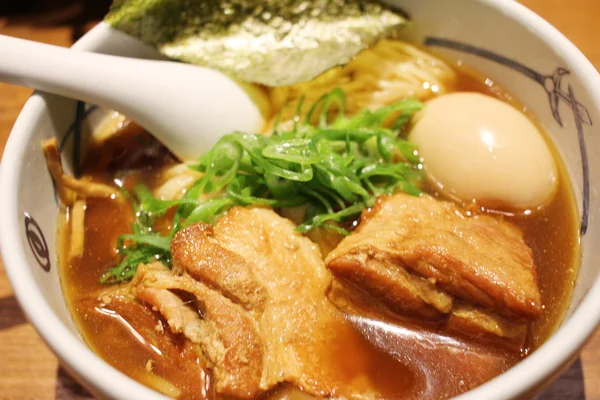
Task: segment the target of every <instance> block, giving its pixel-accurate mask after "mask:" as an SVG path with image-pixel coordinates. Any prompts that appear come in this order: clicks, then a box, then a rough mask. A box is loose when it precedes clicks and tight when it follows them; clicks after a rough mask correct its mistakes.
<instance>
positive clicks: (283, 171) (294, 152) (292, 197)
mask: <svg viewBox="0 0 600 400" xmlns="http://www.w3.org/2000/svg"><path fill="white" fill-rule="evenodd" d="M332 106H335V107H336V108H335V109H334V108H332ZM422 107H423V105H422V103H421V102H419V101H418V100H415V99H404V100H401V101H398V102H396V103H394V104H391V105H389V106H385V107H382V108H379V109H377V110H374V111H371V110H363V111H362V112H360V113H359V114H357V115H355V116H353V117H346V116H345V115H344V109H345V97H344V93H343V92H342V91H341V90H340V89H335V90H333V91H332V92H330V93H328V94H326V95H324V96H323V97H321V98H320V99H319V100H318V101H317V102H315V104H313V105H312V107H311V108H310V110H309V112H308V113H307V115H306V116H305V118H304V121H303V123H298V121H300V116H296V118H295V119H294V121H295V123H294V126H293V128H292V129H291V130H289V131H282V130H280V129H279V127H277V126H276V127H275V129H274V132H275V133H274V134H273V135H271V136H265V135H261V134H250V133H244V132H233V133H230V134H228V135H225V136H224V137H222V138H221V140H219V142H218V143H217V144H216V145H215V146H214V147H213V148H212V149H211V150H210V151H209V152H208V153H206V154H205V155H204V156H202V157H200V159H199V160H198V162H197V163H196V164H194V165H192V166H191V168H193V169H195V170H197V171H200V172H203V174H204V175H203V177H202V178H200V179H199V180H198V181H196V182H195V183H194V185H193V186H192V187H191V188H190V189H189V190H188V191H187V192H186V193H185V195H184V196H183V197H182V199H180V200H158V199H155V198H154V197H153V196H152V194H151V193H150V191H149V190H148V188H146V187H144V186H143V185H138V186H136V187H135V188H134V191H133V192H134V195H135V207H136V215H137V220H136V223H135V224H134V228H133V230H134V233H133V234H128V235H123V236H121V237H120V238H119V243H118V247H119V249H118V250H119V252H120V253H122V254H123V255H124V257H123V259H122V261H121V263H120V264H119V265H117V266H116V267H115V268H113V269H111V270H109V271H108V272H106V273H105V274H104V275H103V276H102V278H101V282H103V283H113V282H121V281H124V280H128V279H130V278H131V277H132V276H133V275H134V274H135V270H136V269H137V265H138V264H139V263H144V262H149V261H150V260H153V259H160V260H162V261H164V262H165V263H166V264H169V263H170V252H169V244H170V241H171V238H172V237H173V235H174V234H175V233H176V232H177V231H178V230H179V229H181V228H182V227H183V226H186V225H189V224H191V223H196V222H200V221H202V222H214V221H215V220H216V219H217V218H218V216H219V215H220V214H222V213H223V212H224V211H226V210H228V209H229V208H231V207H232V206H234V205H253V204H261V205H267V206H271V207H273V208H291V207H298V206H305V205H307V206H308V207H307V212H306V216H305V220H304V222H303V223H302V224H301V225H299V226H298V231H299V232H302V233H305V232H308V231H310V230H311V229H314V228H317V227H322V228H326V229H331V230H334V231H336V232H338V233H342V234H348V232H347V231H346V229H344V228H343V227H341V226H340V225H339V224H340V223H343V222H344V221H345V220H348V219H351V218H356V217H357V216H358V215H359V214H360V212H361V211H362V210H363V209H364V208H367V207H370V206H372V205H373V204H374V202H375V199H376V198H377V196H379V195H382V194H391V193H393V192H395V191H404V192H407V193H410V194H413V195H419V194H420V190H419V183H420V182H422V179H423V172H422V166H421V165H420V159H419V157H418V155H417V153H416V149H415V146H414V145H412V144H411V143H410V142H408V141H407V140H405V139H403V138H402V137H401V136H400V135H399V132H400V131H401V130H402V129H403V128H404V126H405V124H406V123H407V122H408V120H409V119H410V117H411V115H412V114H413V113H415V112H416V111H418V110H420V109H421V108H422ZM334 110H337V112H334ZM332 114H336V115H337V116H336V117H335V118H332ZM390 119H393V121H390ZM311 122H316V125H313V124H311ZM388 126H391V128H388ZM202 194H211V196H210V199H209V200H199V198H200V197H201V195H202ZM171 207H177V211H176V212H175V216H174V220H173V224H172V226H173V229H172V231H171V233H170V235H168V236H160V235H159V234H158V233H155V232H153V231H152V224H153V220H154V218H155V217H156V216H160V215H163V214H164V212H166V211H167V210H168V209H169V208H171ZM123 243H128V244H129V246H127V247H126V246H124V245H123Z"/></svg>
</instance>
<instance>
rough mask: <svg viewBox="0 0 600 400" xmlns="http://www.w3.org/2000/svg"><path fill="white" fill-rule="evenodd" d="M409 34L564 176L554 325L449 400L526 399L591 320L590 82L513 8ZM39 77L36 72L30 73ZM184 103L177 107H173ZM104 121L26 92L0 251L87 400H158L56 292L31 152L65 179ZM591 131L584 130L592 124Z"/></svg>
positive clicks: (47, 189)
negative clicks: (570, 288)
mask: <svg viewBox="0 0 600 400" xmlns="http://www.w3.org/2000/svg"><path fill="white" fill-rule="evenodd" d="M390 4H397V5H400V6H401V7H402V9H403V10H405V11H406V12H407V13H408V14H409V15H410V17H411V19H412V21H413V23H412V24H411V25H410V26H409V27H408V28H406V29H405V31H404V34H405V37H406V39H408V40H410V41H412V42H414V43H417V44H421V45H423V46H425V47H427V48H428V49H430V50H431V51H432V52H434V53H436V54H439V55H441V56H443V57H445V58H447V59H449V60H461V61H463V62H464V63H465V64H468V65H470V66H471V67H473V68H474V69H476V70H478V71H479V72H481V73H482V74H483V75H484V76H486V77H490V79H492V80H494V82H496V83H498V84H499V85H501V86H502V87H504V88H505V89H506V90H507V91H508V92H509V93H511V94H513V95H514V96H515V97H516V98H517V99H518V100H519V101H520V102H521V103H522V104H523V105H524V106H525V107H526V108H527V110H528V111H529V112H530V113H531V114H533V115H534V116H535V119H536V120H537V121H538V122H539V123H540V125H541V126H542V127H543V128H544V129H545V131H546V132H547V133H548V135H549V137H550V139H551V141H552V142H553V143H554V145H555V147H556V148H557V150H558V153H559V156H560V157H561V158H562V161H563V163H564V164H565V168H566V171H567V173H568V175H569V177H570V183H571V185H572V191H573V193H574V194H575V197H576V201H577V206H578V216H579V223H580V238H581V239H580V240H581V257H580V266H579V273H578V278H577V282H576V286H575V289H574V292H573V295H572V298H571V300H570V303H569V307H568V310H567V312H566V315H565V317H564V320H563V323H562V324H561V326H560V327H559V328H558V329H557V331H556V332H555V333H554V335H553V336H552V337H551V338H550V339H549V340H548V341H547V342H546V343H545V344H543V345H542V346H541V347H540V348H539V349H537V350H535V352H534V353H533V354H531V355H530V356H528V357H527V358H525V359H524V360H523V361H521V362H520V363H518V364H517V365H516V366H514V367H513V368H511V369H509V370H508V371H507V372H505V373H503V374H502V375H500V376H498V377H496V378H494V379H492V380H491V381H489V382H487V383H485V384H483V385H481V386H479V387H477V388H475V389H473V390H471V391H470V392H467V393H464V394H463V395H461V396H459V398H461V399H482V398H484V399H510V398H522V397H529V396H531V395H533V394H534V393H536V392H537V391H539V390H540V389H541V388H542V387H543V386H544V385H546V384H547V383H548V382H550V381H551V380H552V379H553V378H555V377H556V376H557V375H558V374H559V373H560V372H561V371H562V370H563V369H564V368H566V367H567V366H568V365H569V363H570V362H571V361H572V360H574V359H575V358H576V356H577V355H578V352H579V351H580V349H581V348H582V346H583V345H584V343H585V342H586V340H587V339H588V338H589V337H590V336H591V335H592V333H593V332H594V330H595V329H596V327H597V325H598V323H599V321H600V278H599V274H600V249H598V247H596V246H594V245H593V244H594V243H596V242H597V241H598V240H600V238H599V235H600V220H599V219H598V213H600V206H599V204H598V198H597V195H596V192H597V188H598V187H600V154H598V153H600V132H598V128H597V123H598V121H600V111H599V110H600V76H599V75H598V72H597V71H596V69H595V68H594V67H593V66H592V65H591V64H590V62H589V61H588V60H587V59H586V58H585V57H584V56H583V55H582V54H581V52H580V51H579V50H577V48H576V47H575V46H574V45H573V44H572V43H570V42H569V41H568V40H567V39H566V38H565V37H564V36H563V35H562V34H561V33H560V32H558V31H557V30H556V29H555V28H553V27H552V26H551V25H549V24H548V23H547V22H545V21H544V20H543V19H541V18H540V17H539V16H537V15H536V14H534V13H533V12H531V11H529V10H528V9H526V8H525V7H523V6H521V5H519V4H518V3H516V2H506V1H502V0H477V1H473V0H455V1H452V2H448V1H444V0H429V1H427V2H423V1H419V0H403V1H397V2H393V1H391V2H390ZM74 48H75V49H77V50H79V51H92V52H99V53H106V54H114V55H122V56H129V57H139V58H161V57H160V55H158V53H156V52H155V51H154V50H153V49H151V48H149V47H147V46H146V45H144V44H142V43H141V42H139V41H137V40H136V39H133V38H131V37H128V36H126V35H124V34H122V33H120V32H117V31H114V30H112V29H111V28H109V27H108V26H106V25H104V24H100V25H98V26H97V27H95V28H94V29H93V30H92V31H90V32H89V33H88V34H87V35H85V36H84V37H83V38H82V39H81V40H80V41H78V42H77V43H76V44H75V45H74ZM40 68H43V66H40ZM182 101H185V99H182ZM110 113H111V111H109V110H103V109H100V108H97V107H95V106H93V105H86V104H83V103H81V102H77V101H74V100H71V99H66V98H62V97H58V96H53V95H48V94H44V93H35V94H34V95H33V96H32V97H31V98H30V99H29V101H28V102H27V104H26V105H25V107H24V108H23V110H22V112H21V114H20V115H19V118H18V120H17V122H16V124H15V126H14V128H13V131H12V133H11V136H10V138H9V141H8V143H7V146H6V150H5V153H4V156H3V160H2V166H1V171H0V193H1V194H2V195H1V198H0V213H1V214H0V215H1V220H2V224H0V243H1V246H2V247H1V248H2V257H3V260H4V263H5V266H6V269H7V272H8V277H9V279H10V281H11V283H12V286H13V288H14V291H15V294H16V296H17V298H18V300H19V302H20V304H21V306H22V308H23V310H24V312H25V314H26V315H27V317H28V318H29V320H30V321H31V323H32V324H33V326H34V327H35V328H36V330H37V331H38V332H39V334H40V336H41V337H42V338H43V339H44V340H45V341H46V343H47V344H48V346H49V347H50V348H51V349H52V350H53V351H54V352H55V353H56V354H57V356H58V357H59V359H60V361H61V363H62V364H63V365H64V367H65V368H66V369H67V370H68V371H69V372H70V373H71V374H72V375H73V376H74V377H76V378H77V379H78V380H79V381H80V382H81V383H82V384H83V385H84V386H85V387H86V388H88V389H89V390H90V392H91V393H93V394H94V395H95V396H97V397H99V398H113V399H160V398H165V397H164V396H162V395H160V394H158V393H157V392H154V391H152V390H150V389H148V388H147V387H145V386H143V385H141V384H140V383H138V382H136V381H135V380H133V379H130V378H129V377H127V376H126V375H124V374H123V373H121V372H119V371H118V370H116V369H115V368H113V367H111V366H110V365H109V364H108V363H106V362H104V361H103V360H102V359H101V358H100V357H98V356H97V355H96V354H95V353H94V352H93V351H92V350H91V349H90V348H89V347H88V346H87V345H86V343H85V342H84V340H83V339H82V337H81V335H80V334H79V332H78V330H77V327H76V326H75V323H74V322H73V320H72V318H71V316H70V312H69V310H68V308H67V306H66V304H65V300H64V297H63V294H62V291H61V282H60V277H59V268H58V262H59V260H58V257H57V254H58V251H57V244H56V242H57V233H56V232H57V214H58V202H57V198H56V194H55V191H54V187H53V182H52V179H51V177H50V175H49V174H48V172H47V167H46V162H45V159H44V155H43V152H42V148H41V143H42V141H43V140H44V139H47V138H52V137H56V138H57V139H58V140H59V143H60V149H61V152H62V155H63V158H64V161H65V165H66V166H67V167H68V168H69V171H68V172H70V173H73V174H75V175H77V173H78V172H79V166H80V164H79V163H80V158H81V155H82V154H83V153H84V151H85V146H86V143H87V141H88V139H89V137H90V135H91V133H92V132H94V131H95V130H97V129H99V128H100V126H101V125H102V124H103V121H105V120H106V117H107V116H108V115H109V114H110ZM595 123H596V124H595Z"/></svg>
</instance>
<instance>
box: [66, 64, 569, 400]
mask: <svg viewBox="0 0 600 400" xmlns="http://www.w3.org/2000/svg"><path fill="white" fill-rule="evenodd" d="M453 68H454V70H455V73H456V74H457V75H456V76H457V79H456V80H455V81H453V82H451V83H448V86H449V91H475V92H479V93H483V94H486V95H489V96H493V97H496V98H499V99H501V100H503V101H506V102H508V103H511V104H513V105H515V106H517V107H519V106H518V103H516V101H515V100H514V99H513V98H512V97H511V96H510V95H509V94H507V93H505V92H504V91H503V90H502V88H500V87H498V86H497V85H495V84H494V83H493V82H492V81H491V80H489V79H485V78H483V77H480V76H478V75H476V74H474V73H472V72H471V71H469V70H468V69H466V68H465V67H464V66H454V67H453ZM349 96H351V94H350V95H349ZM120 129H121V132H120V133H119V135H117V136H119V140H118V141H110V140H108V141H105V142H103V144H102V145H101V146H95V147H92V148H91V150H90V152H89V154H88V155H87V157H86V159H85V162H84V173H83V175H84V177H86V178H87V179H90V180H92V181H94V182H103V183H106V184H113V182H114V181H115V180H119V183H121V184H122V186H123V187H124V188H125V189H128V190H131V189H132V188H133V187H134V185H135V184H137V183H144V184H145V185H146V186H147V187H148V188H150V189H151V190H154V189H156V188H157V186H158V185H159V183H160V179H161V178H160V177H161V176H162V175H161V174H162V173H163V171H164V170H165V168H166V167H169V166H174V165H175V164H176V160H175V159H174V157H173V156H172V155H170V154H169V153H168V151H167V150H166V149H165V148H164V147H162V146H161V145H160V144H158V143H157V142H155V141H154V139H153V138H152V137H151V136H150V135H149V134H148V133H146V132H144V131H143V130H142V129H140V128H138V127H136V126H135V124H132V123H129V124H125V125H124V126H123V127H121V128H120ZM555 159H556V161H557V163H558V164H559V168H558V169H559V183H558V189H557V192H556V195H555V196H554V197H553V199H552V200H551V201H550V202H549V203H548V204H546V205H544V206H543V207H541V208H539V209H535V210H531V211H529V212H526V213H523V212H514V213H511V212H507V211H506V210H504V211H502V212H499V211H496V210H493V209H480V208H475V209H474V211H473V212H474V213H488V214H490V215H496V216H497V215H499V214H501V215H502V218H504V219H505V220H506V221H509V222H511V223H513V224H515V225H516V226H517V227H519V228H520V229H521V230H522V232H523V234H524V238H525V242H526V243H527V245H528V246H529V247H531V249H532V251H533V256H534V261H535V265H536V267H537V277H538V283H539V289H540V291H541V295H542V304H543V306H544V309H543V313H542V315H541V317H540V318H539V319H537V320H536V321H535V322H533V323H532V324H531V325H530V326H529V332H528V336H527V342H526V344H525V346H523V347H521V348H520V349H518V350H517V349H511V348H507V347H506V346H503V345H502V344H499V343H494V342H486V341H484V342H480V341H477V340H472V339H469V338H463V337H456V336H453V335H450V334H448V333H447V332H445V331H444V330H443V329H441V328H440V327H439V326H438V325H436V323H416V322H414V321H411V320H410V319H408V318H406V319H405V318H398V317H394V316H390V315H389V314H386V313H382V312H379V311H378V310H377V309H374V308H373V307H371V306H370V302H369V300H364V299H363V298H362V294H357V293H359V292H358V291H357V292H355V293H354V294H353V295H356V296H358V297H359V299H358V300H357V301H356V302H355V304H354V305H353V306H352V308H353V309H355V310H356V309H358V310H359V311H358V312H357V313H356V314H355V315H360V316H361V319H360V321H359V322H357V321H358V320H356V319H352V318H348V319H346V320H344V319H341V320H335V321H334V322H335V324H336V326H335V327H334V329H335V331H336V332H337V335H336V336H335V337H334V338H327V339H324V341H323V343H321V344H320V348H319V351H320V352H321V355H322V357H321V358H322V360H325V361H324V364H323V365H322V368H323V370H328V371H333V373H334V374H335V375H336V376H337V379H339V380H340V381H343V382H344V383H345V384H346V385H347V386H348V387H349V388H350V389H351V390H352V391H353V392H355V393H369V392H374V393H378V394H379V395H380V396H381V397H382V398H386V399H401V398H402V399H407V398H415V399H416V398H430V399H437V398H442V397H450V396H453V395H456V394H459V393H462V392H464V391H467V390H469V389H471V388H473V387H475V386H478V385H480V384H481V383H483V382H485V381H486V380H489V379H491V378H492V377H494V376H496V375H498V374H500V373H502V372H503V371H505V370H506V369H508V368H510V367H511V366H512V365H514V364H515V363H517V362H518V361H519V360H521V359H522V358H523V357H526V356H527V355H528V354H530V353H531V352H532V351H535V349H536V348H537V347H539V346H540V345H541V344H542V343H543V342H544V341H545V340H546V339H547V338H548V337H549V336H550V335H551V334H552V333H553V331H554V330H555V328H556V327H557V325H558V324H559V323H560V321H561V318H562V316H563V313H564V312H565V307H566V305H567V303H568V301H569V298H570V296H571V291H572V288H573V285H574V280H575V277H576V273H577V262H578V256H579V244H578V231H577V215H576V210H575V206H574V200H573V196H572V193H571V189H570V184H569V181H568V177H567V175H566V173H565V170H564V168H563V167H562V165H561V162H560V160H559V158H558V156H557V155H556V154H555ZM426 192H429V193H430V194H431V195H433V196H435V197H437V198H442V197H443V196H442V195H441V194H439V193H437V192H436V191H435V190H433V189H432V187H426ZM75 213H76V211H75V210H74V208H72V207H71V208H67V209H66V210H65V212H64V213H63V214H62V215H61V220H62V224H61V226H62V228H61V232H60V233H61V241H62V244H63V252H62V253H63V255H62V256H61V261H62V282H63V290H64V293H65V297H66V300H67V303H68V305H69V307H70V309H71V311H72V314H73V317H74V318H75V320H76V322H77V325H78V327H79V329H80V330H81V332H82V334H83V337H84V338H85V341H86V342H87V343H88V344H89V345H90V347H91V348H92V349H93V350H94V351H95V352H96V353H98V354H99V355H100V356H101V357H102V358H103V359H104V360H106V361H107V362H108V363H109V364H111V365H113V366H114V367H115V368H117V369H119V370H120V371H122V372H124V373H125V374H127V375H128V376H130V377H132V378H133V379H136V380H138V381H139V382H141V383H143V384H145V385H148V386H150V387H152V388H154V389H156V390H158V391H160V392H162V393H165V394H167V395H170V396H173V397H177V398H181V399H204V398H216V397H222V396H220V395H217V394H216V392H215V385H214V377H213V375H212V373H211V369H210V368H209V367H207V366H206V365H205V363H204V362H203V359H202V356H201V354H199V352H198V350H197V349H196V348H195V347H194V346H193V345H191V344H190V343H189V342H188V341H187V340H186V339H185V337H184V335H182V334H179V333H172V332H171V330H169V328H168V326H167V323H166V321H165V319H164V318H163V317H162V316H161V314H160V313H159V312H157V311H156V310H153V309H152V307H149V306H146V305H143V304H141V303H137V305H136V306H132V303H130V302H125V301H123V302H120V301H119V297H118V296H117V297H112V298H110V299H103V296H104V294H105V293H107V292H110V291H114V290H118V287H122V288H125V287H126V285H127V283H121V284H118V285H109V286H107V285H105V284H101V283H100V278H101V277H102V275H103V274H104V273H105V272H106V271H107V269H109V268H111V267H113V266H114V265H115V264H117V263H118V261H119V254H118V253H117V252H116V250H115V249H116V243H117V238H118V237H119V235H122V234H124V233H129V232H131V224H132V223H133V222H134V220H135V218H136V216H135V211H134V207H133V205H132V204H131V202H130V201H125V202H120V201H115V200H113V199H99V198H95V199H94V198H91V199H87V201H86V203H85V223H84V240H83V242H84V243H85V246H84V247H83V251H82V252H81V254H80V256H79V257H69V256H68V252H69V248H70V247H71V246H72V244H71V241H70V238H71V229H73V228H72V227H71V222H72V220H73V219H74V218H76V215H75ZM172 216H173V212H172V211H170V212H167V214H166V215H165V216H164V217H162V219H161V220H159V221H158V222H157V224H156V225H155V229H158V230H164V231H165V232H168V231H169V230H170V228H171V225H170V224H171V221H172ZM333 290H335V287H334V289H333ZM340 290H347V288H346V289H340ZM190 301H193V300H190ZM349 315H350V314H349ZM260 396H262V397H271V398H277V397H289V396H306V395H304V394H301V393H300V392H298V391H296V389H295V388H293V386H292V385H287V386H286V385H280V386H278V387H276V388H275V389H272V390H270V391H269V392H268V393H264V394H261V395H260Z"/></svg>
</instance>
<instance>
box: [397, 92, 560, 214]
mask: <svg viewBox="0 0 600 400" xmlns="http://www.w3.org/2000/svg"><path fill="white" fill-rule="evenodd" d="M409 139H410V140H411V141H412V142H413V143H415V144H416V145H417V146H418V148H419V153H420V155H421V157H423V160H424V164H425V170H426V173H427V176H428V178H429V179H430V181H432V182H433V183H434V184H435V185H436V186H437V187H438V189H439V190H440V191H441V192H443V193H446V194H448V195H450V196H452V197H455V198H458V199H460V200H463V201H465V202H471V201H474V200H477V203H478V204H481V205H482V206H484V207H495V208H498V207H509V208H517V209H530V208H535V207H537V206H540V205H542V204H544V203H546V202H547V201H549V200H550V199H551V197H552V196H553V194H554V192H555V189H556V186H557V183H558V173H557V167H556V163H555V161H554V158H553V157H552V154H551V152H550V149H549V148H548V145H547V144H546V142H545V141H544V138H543V137H542V134H541V133H540V131H539V130H538V128H537V127H536V126H535V125H534V124H533V123H532V122H531V121H530V120H529V119H528V118H527V117H526V116H525V115H523V113H521V112H520V111H518V110H516V109H515V108H513V107H512V106H510V105H509V104H507V103H504V102H502V101H500V100H498V99H495V98H493V97H490V96H486V95H483V94H480V93H471V92H458V93H451V94H446V95H443V96H440V97H436V98H434V99H432V100H430V101H428V102H427V103H426V104H425V108H424V109H423V110H422V111H421V112H420V113H419V115H417V117H416V119H415V123H414V125H413V129H412V130H411V132H410V135H409Z"/></svg>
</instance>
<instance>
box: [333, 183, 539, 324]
mask: <svg viewBox="0 0 600 400" xmlns="http://www.w3.org/2000/svg"><path fill="white" fill-rule="evenodd" d="M326 264H327V267H328V268H329V269H330V270H331V271H332V272H333V273H334V274H336V275H337V276H338V277H342V278H344V279H346V280H351V281H352V282H353V283H354V284H357V285H359V286H361V287H362V288H364V289H365V290H367V291H368V292H370V293H371V294H373V295H374V296H375V297H378V298H380V299H382V301H384V302H385V303H386V304H387V305H388V306H389V307H390V308H392V309H393V308H394V307H396V308H408V311H414V310H415V309H414V307H413V304H415V301H416V300H415V299H420V300H421V301H422V302H423V303H426V304H427V303H428V304H430V305H433V306H435V303H432V302H431V301H428V300H427V298H426V297H424V296H423V295H422V294H420V293H419V292H417V291H416V290H415V289H413V288H412V287H411V286H410V285H407V284H405V283H402V288H401V289H400V288H395V289H394V290H396V292H397V293H398V294H401V290H403V291H405V292H409V294H408V295H405V296H404V295H398V296H395V297H393V296H391V295H387V296H384V295H382V294H381V293H378V291H377V290H376V289H374V288H376V287H380V288H382V287H386V285H387V286H391V287H394V283H393V282H392V281H391V279H390V276H391V275H401V274H402V275H406V274H407V272H400V271H401V270H404V269H406V270H408V271H409V272H410V273H411V274H414V275H416V276H418V277H422V278H424V279H426V280H427V281H428V282H429V283H430V284H431V285H433V286H435V288H437V289H439V290H442V291H444V292H447V293H449V294H451V295H453V296H455V297H457V298H459V299H462V300H464V301H465V302H467V303H471V304H474V305H477V306H479V307H481V308H482V309H492V310H495V311H496V312H497V313H498V314H500V315H503V316H506V317H508V318H511V319H520V318H524V319H535V318H537V317H538V316H539V315H540V313H541V311H542V304H541V295H540V291H539V288H538V286H537V275H536V270H535V265H534V262H533V255H532V251H531V249H530V248H529V247H528V246H527V245H526V243H525V241H524V238H523V235H522V233H521V232H520V231H519V230H518V229H517V228H516V227H514V226H512V225H511V224H509V223H508V222H505V221H503V220H502V219H499V218H493V217H491V216H487V215H479V216H475V217H466V216H464V215H463V214H462V213H461V212H460V210H459V209H458V208H457V206H455V205H454V204H452V203H449V202H444V201H438V200H435V199H434V198H432V197H430V196H427V195H423V196H421V197H415V196H410V195H407V194H404V193H400V194H395V195H393V196H384V197H381V198H380V199H378V201H377V203H376V205H375V206H374V207H373V208H372V209H371V210H368V211H366V212H364V213H363V215H362V218H361V223H360V225H359V226H358V228H357V229H356V231H355V232H354V233H352V234H351V235H349V236H348V237H346V238H344V240H342V242H341V243H340V244H339V245H338V247H337V248H336V249H334V250H333V251H332V252H331V253H330V254H329V255H328V256H327V258H326ZM436 309H437V310H438V311H443V310H441V309H440V308H439V307H437V308H436ZM417 313H418V309H417ZM423 317H427V315H426V314H424V315H423Z"/></svg>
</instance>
